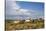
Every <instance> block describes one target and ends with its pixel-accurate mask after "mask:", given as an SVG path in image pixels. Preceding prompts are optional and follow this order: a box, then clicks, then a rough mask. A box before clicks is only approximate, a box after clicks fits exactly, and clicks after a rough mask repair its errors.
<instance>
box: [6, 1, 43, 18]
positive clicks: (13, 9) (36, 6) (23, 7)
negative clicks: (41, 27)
mask: <svg viewBox="0 0 46 31" xmlns="http://www.w3.org/2000/svg"><path fill="white" fill-rule="evenodd" d="M18 17H19V18H21V19H26V18H32V19H33V18H43V17H44V3H40V2H25V1H16V2H15V1H9V0H7V2H6V18H7V19H15V18H18Z"/></svg>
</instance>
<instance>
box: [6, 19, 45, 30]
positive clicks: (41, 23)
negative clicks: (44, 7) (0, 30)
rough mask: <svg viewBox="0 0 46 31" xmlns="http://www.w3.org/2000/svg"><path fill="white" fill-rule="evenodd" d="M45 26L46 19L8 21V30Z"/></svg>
mask: <svg viewBox="0 0 46 31" xmlns="http://www.w3.org/2000/svg"><path fill="white" fill-rule="evenodd" d="M41 28H44V20H40V21H39V20H38V19H37V20H30V21H29V22H23V21H20V22H19V23H14V22H13V21H11V20H8V21H6V27H5V29H6V30H24V29H41Z"/></svg>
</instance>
